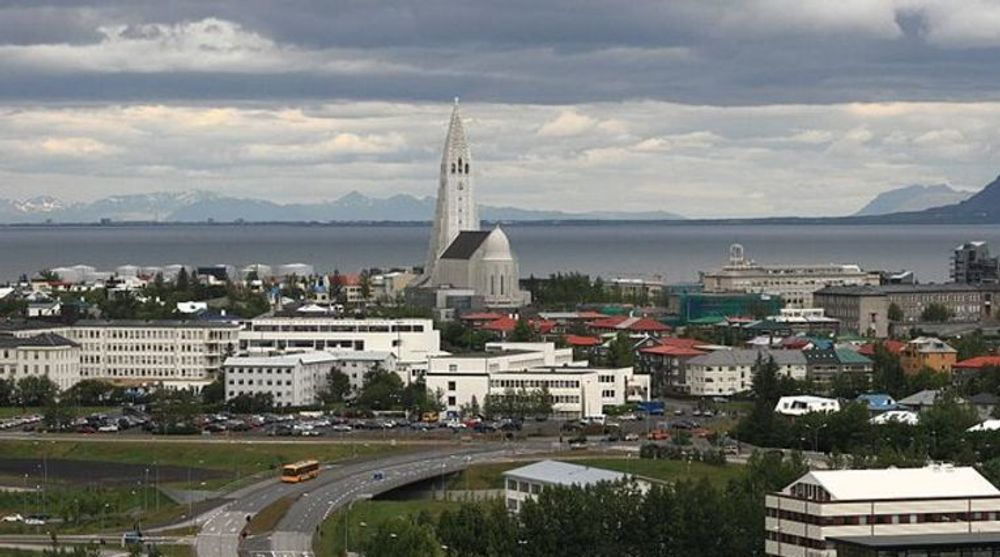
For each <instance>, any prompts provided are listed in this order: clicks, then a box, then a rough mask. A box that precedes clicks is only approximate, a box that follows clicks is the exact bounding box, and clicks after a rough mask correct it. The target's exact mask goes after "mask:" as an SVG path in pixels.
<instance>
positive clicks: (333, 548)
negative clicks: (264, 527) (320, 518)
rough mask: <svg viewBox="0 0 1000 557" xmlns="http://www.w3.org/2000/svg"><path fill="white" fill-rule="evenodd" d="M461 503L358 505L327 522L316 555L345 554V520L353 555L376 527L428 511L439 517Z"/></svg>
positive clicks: (316, 542)
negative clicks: (347, 524) (392, 519)
mask: <svg viewBox="0 0 1000 557" xmlns="http://www.w3.org/2000/svg"><path fill="white" fill-rule="evenodd" d="M460 506H461V503H458V502H455V501H430V500H416V501H359V502H357V503H355V504H354V505H353V506H352V507H351V510H350V515H349V516H348V513H347V512H346V510H340V511H338V512H336V513H334V514H332V515H330V517H329V518H327V519H326V521H324V522H323V525H322V526H321V527H320V531H319V533H318V534H317V535H316V536H315V537H314V538H313V551H314V552H315V553H316V555H341V552H342V551H343V550H344V520H345V519H348V520H349V528H348V532H347V534H348V546H349V549H350V550H351V551H358V550H360V549H361V548H362V547H363V545H364V542H365V540H367V539H368V536H370V535H372V534H373V532H374V530H375V527H376V526H377V525H378V524H380V523H382V522H384V521H386V520H389V519H391V518H396V517H407V516H412V515H416V514H418V513H420V512H423V511H427V512H429V513H431V515H432V516H435V517H436V516H438V515H439V514H441V513H442V512H444V511H445V510H449V509H457V508H459V507H460Z"/></svg>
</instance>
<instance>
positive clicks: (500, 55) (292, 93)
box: [0, 0, 1000, 105]
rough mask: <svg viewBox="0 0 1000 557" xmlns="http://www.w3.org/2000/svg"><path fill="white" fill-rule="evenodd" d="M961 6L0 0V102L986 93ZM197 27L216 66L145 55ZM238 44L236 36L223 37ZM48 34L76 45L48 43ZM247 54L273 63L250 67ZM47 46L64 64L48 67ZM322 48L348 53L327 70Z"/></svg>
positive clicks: (979, 30)
mask: <svg viewBox="0 0 1000 557" xmlns="http://www.w3.org/2000/svg"><path fill="white" fill-rule="evenodd" d="M973 4H975V5H978V6H980V8H979V12H982V13H981V15H982V17H976V16H977V15H980V13H979V12H974V13H972V15H963V11H962V10H957V9H954V8H953V7H949V6H948V5H947V4H941V3H939V2H935V1H932V0H919V1H918V0H912V1H906V0H896V1H892V0H870V1H857V0H855V1H850V0H847V1H844V2H825V1H823V2H808V1H799V2H792V1H790V0H748V1H746V2H740V3H732V2H722V1H697V2H694V1H693V2H653V1H647V0H633V1H630V2H627V3H621V2H587V1H575V0H574V1H568V0H567V1H563V2H554V1H553V2H540V1H538V0H508V1H504V2H452V1H444V0H423V1H421V2H412V1H408V0H407V1H403V0H399V1H395V2H368V1H346V2H330V1H319V0H315V1H302V2H293V3H275V2H271V1H264V0H256V1H255V0H220V1H203V0H202V1H171V2H159V1H155V2H154V1H148V2H139V1H132V0H130V1H120V2H119V1H110V2H94V3H91V4H88V3H83V2H34V1H30V2H29V1H14V2H10V1H9V2H4V3H2V4H0V69H2V70H3V71H4V73H5V79H4V80H2V81H0V98H3V99H7V100H61V101H72V100H110V101H119V100H123V101H130V100H142V101H146V100H150V99H158V100H173V99H177V100H199V99H226V100H238V99H247V100H251V99H253V100H256V99H326V98H356V99H387V100H435V101H436V100H440V99H442V98H448V97H450V96H452V95H455V94H458V95H461V96H464V97H473V98H478V99H482V100H494V101H504V102H541V103H575V102H587V101H614V100H622V99H636V98H649V99H659V100H671V101H680V102H686V103H708V104H720V105H732V104H772V103H830V102H844V101H889V100H938V99H942V100H943V99H947V100H979V99H995V98H997V96H998V94H997V87H996V83H995V77H994V76H995V75H996V74H997V72H998V71H1000V48H998V44H1000V40H997V39H996V38H995V37H994V36H993V35H995V33H994V34H991V33H990V29H989V25H990V24H989V21H990V18H991V17H996V14H997V13H1000V6H998V5H997V3H996V2H987V1H984V0H971V1H970V2H969V3H968V4H966V6H971V5H973ZM973 7H975V6H973ZM965 11H968V9H966V10H965ZM206 20H212V21H216V20H217V21H220V22H223V24H226V25H233V26H234V28H235V30H236V36H235V39H234V40H236V41H237V43H235V46H234V45H233V44H230V43H225V44H223V45H221V47H220V52H223V53H225V54H226V55H227V56H230V58H232V60H230V58H225V57H222V56H220V57H219V60H218V61H217V63H215V64H213V65H210V66H207V67H196V68H189V67H185V65H184V64H183V60H184V59H185V57H190V58H197V57H198V53H199V52H200V50H199V49H201V48H202V47H201V46H198V45H196V46H194V47H192V48H193V50H183V49H182V50H178V51H175V52H166V53H164V52H158V51H157V50H156V48H157V47H158V46H159V47H162V48H164V49H168V48H175V47H176V46H177V44H181V45H182V46H183V44H184V43H185V41H187V40H189V39H191V37H192V36H191V35H188V34H186V33H190V32H191V30H190V29H188V28H187V27H184V26H185V25H186V24H190V23H192V22H199V21H206ZM116 26H120V28H119V31H117V32H116V33H117V34H115V35H113V36H110V37H111V39H109V34H108V33H109V31H108V29H114V28H116ZM202 31H204V30H203V29H201V30H200V31H199V32H202ZM160 34H167V35H170V37H168V38H167V39H165V40H164V41H163V43H162V44H160V45H157V44H146V45H139V46H140V47H143V46H145V47H148V48H149V50H142V48H138V49H136V53H135V56H136V57H137V58H138V57H148V58H151V59H156V58H157V56H164V57H169V56H172V58H170V59H169V63H164V64H163V65H162V66H156V65H153V66H151V67H138V66H140V65H139V64H138V63H136V64H131V63H127V62H122V61H121V60H119V59H112V60H110V61H109V59H108V58H107V56H104V55H103V54H102V51H104V50H113V48H115V47H116V46H117V47H119V48H123V49H126V50H127V49H129V48H132V47H133V46H134V45H133V44H131V43H128V41H141V40H143V39H148V40H155V39H156V38H157V36H158V35H160ZM246 37H250V39H252V42H254V41H255V42H254V44H250V45H249V46H248V45H244V44H243V43H240V42H239V41H240V40H242V39H243V38H246ZM229 38H233V37H229ZM112 39H113V40H112ZM199 40H201V39H200V38H199V37H197V36H194V42H198V41H199ZM115 41H116V42H115ZM63 43H68V45H69V46H77V47H81V48H80V49H78V50H77V51H69V50H66V49H64V50H59V47H61V46H66V45H65V44H63ZM257 43H267V44H263V45H261V44H257ZM30 45H34V46H35V47H37V48H35V49H32V48H30ZM5 46H6V47H7V48H3V47H5ZM11 47H21V48H20V49H19V48H11ZM52 51H54V52H52ZM260 52H264V55H265V56H270V57H271V58H273V62H274V67H263V66H261V65H259V64H258V65H255V64H254V63H251V59H252V58H254V57H255V56H256V57H258V58H259V57H260V56H261V55H260V54H259V53H260ZM240 53H242V55H241V54H240ZM102 56H104V57H102ZM59 57H63V58H67V57H69V58H70V59H73V60H78V64H79V65H80V67H79V68H74V67H72V66H68V67H67V65H62V66H60V65H59V64H57V63H54V60H56V59H58V58H59ZM74 57H78V58H74ZM284 58H287V59H288V60H289V62H288V64H287V68H285V69H282V68H281V67H280V66H281V65H282V64H281V60H282V59H284ZM324 59H327V60H331V61H337V62H341V63H343V64H345V65H350V62H353V61H361V62H365V64H362V66H360V67H350V68H347V69H344V68H337V69H334V70H331V69H330V68H327V67H324V66H323V64H322V63H321V62H322V61H323V60H324ZM230 61H232V62H233V63H232V66H227V63H229V62H230ZM102 64H103V66H102ZM54 65H55V66H59V67H53V66H54ZM385 65H389V66H403V68H399V67H395V68H391V69H389V70H387V69H386V68H385V67H383V66H385ZM275 73H281V74H282V77H281V79H274V78H273V76H274V74H275Z"/></svg>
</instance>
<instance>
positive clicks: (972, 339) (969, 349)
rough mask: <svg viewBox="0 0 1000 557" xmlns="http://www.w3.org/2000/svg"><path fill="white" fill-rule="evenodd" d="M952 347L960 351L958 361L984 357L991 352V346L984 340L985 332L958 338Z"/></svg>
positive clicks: (975, 332) (952, 343)
mask: <svg viewBox="0 0 1000 557" xmlns="http://www.w3.org/2000/svg"><path fill="white" fill-rule="evenodd" d="M951 346H952V347H953V348H954V349H955V350H957V351H958V355H957V358H958V361H962V360H968V359H969V358H975V357H976V356H984V355H986V354H989V352H990V345H989V343H987V342H986V339H985V338H983V332H982V331H979V330H977V331H974V332H972V333H970V334H967V335H963V336H961V337H958V338H956V339H955V340H953V341H952V342H951Z"/></svg>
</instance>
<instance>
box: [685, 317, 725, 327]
mask: <svg viewBox="0 0 1000 557" xmlns="http://www.w3.org/2000/svg"><path fill="white" fill-rule="evenodd" d="M725 320H726V318H725V317H723V316H721V315H706V316H705V317H699V318H698V319H690V320H688V325H717V324H719V323H722V322H723V321H725Z"/></svg>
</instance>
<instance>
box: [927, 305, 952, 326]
mask: <svg viewBox="0 0 1000 557" xmlns="http://www.w3.org/2000/svg"><path fill="white" fill-rule="evenodd" d="M951 318H952V313H951V310H950V309H948V306H945V305H944V304H939V303H931V304H928V305H927V307H925V308H924V311H923V312H922V313H921V314H920V319H921V321H927V322H930V323H944V322H945V321H948V320H949V319H951Z"/></svg>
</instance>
